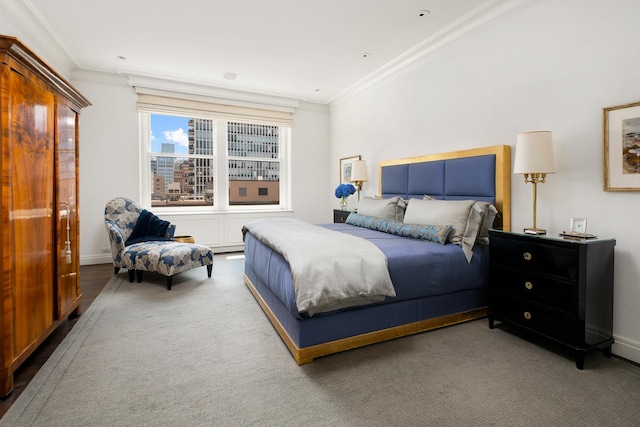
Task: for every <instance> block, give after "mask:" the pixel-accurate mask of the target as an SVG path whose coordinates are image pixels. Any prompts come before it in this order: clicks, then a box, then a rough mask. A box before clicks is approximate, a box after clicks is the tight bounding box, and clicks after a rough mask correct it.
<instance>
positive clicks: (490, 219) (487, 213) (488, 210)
mask: <svg viewBox="0 0 640 427" xmlns="http://www.w3.org/2000/svg"><path fill="white" fill-rule="evenodd" d="M422 199H423V200H436V199H434V198H433V197H431V196H429V195H428V194H425V195H424V196H422ZM473 208H474V209H476V210H477V211H478V212H479V213H480V215H481V217H482V220H481V221H482V224H481V225H480V230H478V236H477V237H476V243H478V244H480V245H483V246H488V245H489V229H490V228H491V227H493V223H494V221H495V219H496V216H497V215H498V209H496V207H495V206H493V204H491V203H489V202H479V201H476V203H475V204H474V205H473ZM476 220H477V218H476Z"/></svg>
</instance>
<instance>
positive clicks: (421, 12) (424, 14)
mask: <svg viewBox="0 0 640 427" xmlns="http://www.w3.org/2000/svg"><path fill="white" fill-rule="evenodd" d="M429 15H431V11H430V10H426V9H425V10H421V11H420V12H418V16H429Z"/></svg>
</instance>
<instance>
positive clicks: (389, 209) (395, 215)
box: [358, 196, 406, 222]
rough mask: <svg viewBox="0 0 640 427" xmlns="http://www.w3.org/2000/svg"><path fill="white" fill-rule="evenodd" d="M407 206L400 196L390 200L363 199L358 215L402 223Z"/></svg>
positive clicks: (359, 205)
mask: <svg viewBox="0 0 640 427" xmlns="http://www.w3.org/2000/svg"><path fill="white" fill-rule="evenodd" d="M405 206H406V203H405V201H404V199H403V198H402V197H399V196H396V197H391V198H389V199H382V198H377V197H375V198H374V197H363V198H362V199H360V203H359V204H358V213H359V214H361V215H367V216H375V217H378V218H386V219H389V220H391V221H398V222H402V218H403V217H404V208H405Z"/></svg>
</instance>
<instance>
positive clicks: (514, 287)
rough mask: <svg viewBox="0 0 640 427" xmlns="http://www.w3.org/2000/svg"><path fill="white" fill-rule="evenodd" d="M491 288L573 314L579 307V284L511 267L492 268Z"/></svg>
mask: <svg viewBox="0 0 640 427" xmlns="http://www.w3.org/2000/svg"><path fill="white" fill-rule="evenodd" d="M490 280H491V289H496V290H500V291H502V292H505V293H508V294H510V295H513V296H516V297H519V298H522V299H527V300H529V301H532V302H534V303H538V304H541V305H546V306H549V307H553V308H556V309H558V310H562V311H566V312H567V313H569V314H573V313H575V312H576V310H577V309H578V307H577V305H576V304H577V301H578V296H577V285H576V283H574V282H566V281H561V280H556V279H553V278H551V277H549V276H544V275H540V274H535V273H531V272H528V271H516V270H512V269H510V268H504V267H501V266H494V268H493V269H492V270H491V277H490Z"/></svg>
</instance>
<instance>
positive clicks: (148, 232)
mask: <svg viewBox="0 0 640 427" xmlns="http://www.w3.org/2000/svg"><path fill="white" fill-rule="evenodd" d="M167 228H169V221H165V220H163V219H160V218H158V217H157V216H155V215H154V214H152V213H151V212H149V211H148V210H146V209H143V210H142V212H140V216H139V217H138V220H137V221H136V225H135V227H134V228H133V231H132V232H131V235H130V236H129V238H128V239H127V241H126V242H124V245H125V246H129V245H132V244H134V243H140V242H146V241H150V240H172V239H170V238H168V239H167V238H165V236H166V234H167Z"/></svg>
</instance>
